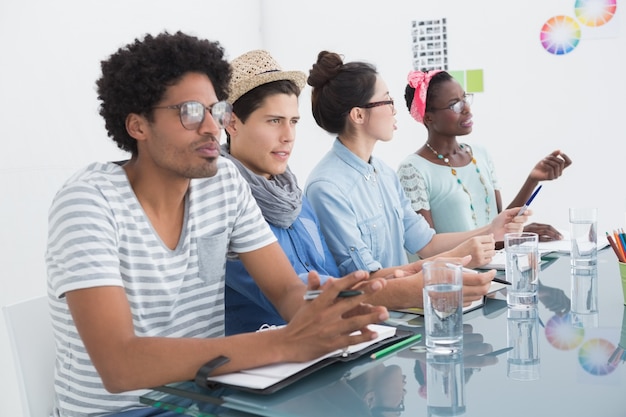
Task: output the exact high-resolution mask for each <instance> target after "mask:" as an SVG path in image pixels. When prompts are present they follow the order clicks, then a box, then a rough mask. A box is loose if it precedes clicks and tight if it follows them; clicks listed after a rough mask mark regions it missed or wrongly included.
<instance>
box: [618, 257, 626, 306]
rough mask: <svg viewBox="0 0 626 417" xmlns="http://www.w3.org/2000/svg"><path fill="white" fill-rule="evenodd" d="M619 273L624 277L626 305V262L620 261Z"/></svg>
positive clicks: (625, 300) (623, 287)
mask: <svg viewBox="0 0 626 417" xmlns="http://www.w3.org/2000/svg"><path fill="white" fill-rule="evenodd" d="M619 274H620V276H621V277H622V292H623V293H624V305H626V263H624V262H620V263H619Z"/></svg>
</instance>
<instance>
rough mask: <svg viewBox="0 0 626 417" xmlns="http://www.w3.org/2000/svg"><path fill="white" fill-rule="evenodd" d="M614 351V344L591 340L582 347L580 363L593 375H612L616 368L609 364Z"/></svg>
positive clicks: (579, 357)
mask: <svg viewBox="0 0 626 417" xmlns="http://www.w3.org/2000/svg"><path fill="white" fill-rule="evenodd" d="M614 350H615V346H614V345H613V343H611V342H609V341H608V340H606V339H590V340H588V341H586V342H585V343H584V344H583V345H582V346H581V347H580V350H579V351H578V362H579V363H580V366H582V368H583V369H584V370H585V371H587V372H588V373H590V374H591V375H599V376H601V375H606V374H610V373H611V372H613V371H614V370H615V368H616V367H615V365H611V364H610V363H608V362H609V357H610V356H611V354H612V353H613V351H614Z"/></svg>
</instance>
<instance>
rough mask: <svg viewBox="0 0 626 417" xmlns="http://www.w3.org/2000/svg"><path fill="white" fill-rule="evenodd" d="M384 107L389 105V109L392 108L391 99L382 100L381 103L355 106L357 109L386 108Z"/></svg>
mask: <svg viewBox="0 0 626 417" xmlns="http://www.w3.org/2000/svg"><path fill="white" fill-rule="evenodd" d="M386 105H390V106H391V108H393V99H390V100H383V101H374V102H373V103H367V104H364V105H362V106H357V107H361V108H362V109H371V108H372V107H378V106H386Z"/></svg>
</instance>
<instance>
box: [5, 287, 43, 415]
mask: <svg viewBox="0 0 626 417" xmlns="http://www.w3.org/2000/svg"><path fill="white" fill-rule="evenodd" d="M2 312H3V313H4V318H5V320H6V325H7V332H8V334H9V342H10V344H11V350H12V351H13V361H14V363H15V370H16V372H17V382H18V389H19V392H20V399H21V404H22V410H23V415H24V417H48V416H49V415H50V413H51V411H52V404H53V398H54V360H55V346H54V336H53V333H52V322H51V320H50V312H49V310H48V297H47V296H41V297H36V298H31V299H29V300H25V301H21V302H19V303H15V304H11V305H6V306H4V307H2Z"/></svg>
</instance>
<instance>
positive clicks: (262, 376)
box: [207, 324, 396, 389]
mask: <svg viewBox="0 0 626 417" xmlns="http://www.w3.org/2000/svg"><path fill="white" fill-rule="evenodd" d="M368 327H369V328H370V329H371V330H373V331H375V332H377V333H378V337H377V338H376V339H374V340H370V341H367V342H363V343H359V344H357V345H353V346H350V347H348V350H347V352H348V353H349V354H350V353H355V352H358V351H360V350H362V349H365V348H366V347H368V346H370V345H373V344H374V343H377V342H379V341H381V340H384V339H388V338H390V337H392V336H394V335H395V334H396V328H395V327H392V326H384V325H378V324H370V325H369V326H368ZM270 331H271V330H270ZM358 333H359V332H355V333H353V334H358ZM343 353H344V351H343V350H341V349H338V350H336V351H334V352H330V353H328V354H326V355H324V356H321V357H319V358H317V359H314V360H312V361H308V362H283V363H277V364H273V365H266V366H260V367H258V368H253V369H245V370H242V371H239V372H233V373H230V374H225V375H219V376H214V377H209V378H207V381H213V382H220V383H223V384H228V385H235V386H240V387H247V388H253V389H264V388H267V387H270V386H272V385H274V384H276V383H278V382H280V381H282V380H283V379H285V378H288V377H290V376H292V375H295V374H297V373H298V372H300V371H303V370H304V369H306V368H308V367H309V366H311V365H314V364H315V363H317V362H319V361H321V360H323V359H326V358H328V357H331V356H341V355H342V354H343Z"/></svg>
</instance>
